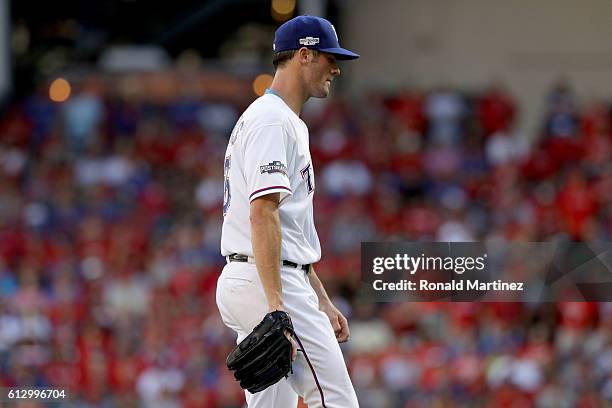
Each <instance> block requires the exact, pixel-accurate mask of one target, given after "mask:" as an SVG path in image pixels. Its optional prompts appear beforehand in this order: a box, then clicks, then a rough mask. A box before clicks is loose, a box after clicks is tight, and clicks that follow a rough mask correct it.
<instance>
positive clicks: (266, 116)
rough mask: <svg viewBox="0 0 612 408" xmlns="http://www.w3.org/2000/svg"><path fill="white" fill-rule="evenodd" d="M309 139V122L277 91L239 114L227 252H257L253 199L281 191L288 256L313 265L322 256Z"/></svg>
mask: <svg viewBox="0 0 612 408" xmlns="http://www.w3.org/2000/svg"><path fill="white" fill-rule="evenodd" d="M308 143H309V140H308V128H307V126H306V124H305V123H304V122H303V121H302V120H301V119H300V118H299V116H298V115H296V114H295V112H293V111H292V110H291V109H290V108H289V106H287V104H285V102H284V101H283V100H282V99H281V98H280V97H279V96H278V95H275V94H273V93H266V94H264V95H263V96H261V97H260V98H258V99H256V100H255V101H254V102H253V103H252V104H251V105H250V106H249V107H248V108H247V109H246V111H244V113H243V114H242V116H241V117H240V119H238V122H237V123H236V126H235V127H234V130H233V131H232V135H231V137H230V141H229V144H228V146H227V151H226V153H225V163H224V199H223V215H224V220H223V231H222V235H221V253H222V254H223V255H224V256H227V255H230V254H234V253H236V254H243V255H248V256H253V248H252V245H251V223H250V220H249V215H250V203H251V201H253V200H254V199H256V198H257V197H261V196H263V195H266V194H270V193H280V196H281V201H280V205H279V215H280V222H281V234H282V241H281V257H282V259H284V260H288V261H292V262H295V263H298V264H309V263H314V262H317V261H318V260H319V259H320V258H321V245H320V243H319V237H318V236H317V231H316V230H315V224H314V215H313V205H312V199H313V193H314V188H315V182H314V171H313V167H312V160H311V158H310V149H309V145H308Z"/></svg>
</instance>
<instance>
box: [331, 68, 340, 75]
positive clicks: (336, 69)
mask: <svg viewBox="0 0 612 408" xmlns="http://www.w3.org/2000/svg"><path fill="white" fill-rule="evenodd" d="M331 74H332V75H333V76H338V75H340V68H338V66H335V67H333V68H332V70H331Z"/></svg>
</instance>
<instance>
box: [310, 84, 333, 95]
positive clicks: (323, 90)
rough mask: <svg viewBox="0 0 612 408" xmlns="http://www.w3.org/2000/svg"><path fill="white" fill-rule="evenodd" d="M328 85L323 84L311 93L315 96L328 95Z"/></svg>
mask: <svg viewBox="0 0 612 408" xmlns="http://www.w3.org/2000/svg"><path fill="white" fill-rule="evenodd" d="M329 90H330V87H329V86H328V85H323V86H322V87H321V88H320V89H317V91H316V92H315V93H314V94H313V95H312V96H313V97H315V98H327V97H328V96H329Z"/></svg>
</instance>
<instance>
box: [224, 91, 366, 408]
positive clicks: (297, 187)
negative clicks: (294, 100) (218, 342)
mask: <svg viewBox="0 0 612 408" xmlns="http://www.w3.org/2000/svg"><path fill="white" fill-rule="evenodd" d="M224 173H225V197H224V206H223V212H224V217H225V218H224V222H223V232H222V238H221V253H222V254H223V255H225V256H228V255H231V254H241V255H247V256H249V257H252V256H253V249H252V246H251V225H250V221H249V214H250V202H251V201H252V200H254V199H255V198H257V197H260V196H263V195H266V194H270V193H275V192H278V193H280V195H281V202H280V205H279V214H280V221H281V234H282V243H281V257H282V259H283V260H288V261H291V262H294V263H297V264H310V263H314V262H316V261H318V260H319V259H320V257H321V247H320V244H319V238H318V236H317V232H316V230H315V226H314V217H313V205H312V199H313V192H314V188H315V185H314V172H313V168H312V162H311V158H310V151H309V148H308V128H307V127H306V124H304V122H303V121H302V120H301V119H300V118H299V117H298V116H297V115H296V114H295V113H294V112H293V111H292V110H291V109H290V108H289V107H288V106H287V105H286V104H285V102H284V101H283V100H282V99H281V98H280V97H279V96H277V95H274V94H272V93H266V94H265V95H264V96H262V97H260V98H259V99H257V100H256V101H255V102H253V103H252V104H251V106H249V107H248V109H247V110H246V111H245V112H244V113H243V115H242V116H241V117H240V119H239V120H238V123H237V124H236V126H235V128H234V130H233V132H232V135H231V138H230V141H229V144H228V147H227V152H226V157H225V172H224ZM281 282H282V288H283V302H284V307H285V310H286V311H287V313H289V316H291V319H292V322H293V326H294V329H295V332H296V334H297V336H298V337H299V338H300V340H301V341H302V345H303V346H304V349H305V351H306V353H298V358H297V359H296V360H295V362H294V363H293V372H294V373H293V374H292V375H290V376H289V379H288V380H284V379H283V380H281V381H280V382H278V383H277V384H275V385H273V386H271V387H269V388H267V389H266V390H264V391H262V392H259V393H256V394H251V393H249V392H248V391H245V394H246V399H247V404H248V406H249V408H293V407H295V406H296V405H297V398H298V394H299V395H301V396H302V397H303V398H304V401H305V402H306V404H307V405H308V407H309V408H317V407H327V408H332V407H336V408H354V407H358V406H359V404H358V402H357V397H356V395H355V391H354V390H353V386H352V384H351V380H350V378H349V376H348V372H347V369H346V364H345V362H344V359H343V356H342V352H341V350H340V347H339V345H338V342H337V340H336V338H335V335H334V332H333V329H332V326H331V323H330V322H329V319H328V317H327V315H325V314H324V313H323V312H321V311H320V310H319V300H318V297H317V295H316V293H315V292H314V290H313V288H312V287H311V286H310V282H309V279H308V276H307V274H306V272H304V270H302V269H300V268H296V267H291V266H281ZM217 306H218V307H219V311H220V313H221V317H222V318H223V322H224V323H225V324H226V325H227V326H228V327H230V328H231V329H233V330H234V331H236V333H237V334H238V338H237V342H238V343H239V342H240V341H242V339H244V338H245V337H246V336H247V335H248V334H249V333H250V332H251V331H252V330H253V328H254V327H255V326H256V325H257V324H258V323H259V322H260V321H261V319H263V317H264V316H265V314H266V313H267V312H268V304H267V300H266V297H265V294H264V291H263V287H262V284H261V281H260V279H259V274H258V273H257V269H256V267H255V264H254V263H253V261H252V260H251V262H249V263H245V262H229V263H228V264H227V265H226V266H225V267H224V268H223V273H222V274H221V277H220V278H219V281H218V284H217ZM305 356H307V358H306V357H305Z"/></svg>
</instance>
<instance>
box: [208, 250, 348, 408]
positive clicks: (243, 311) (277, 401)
mask: <svg viewBox="0 0 612 408" xmlns="http://www.w3.org/2000/svg"><path fill="white" fill-rule="evenodd" d="M281 280H282V287H283V302H284V306H285V310H286V311H287V313H289V316H291V320H292V322H293V326H294V329H295V331H296V333H297V336H298V337H299V339H300V341H301V343H302V345H303V347H304V349H305V351H306V355H305V354H304V353H302V352H299V353H298V357H297V359H296V360H295V361H294V363H293V371H294V373H293V374H292V375H290V376H289V379H288V380H284V379H283V380H281V381H279V382H278V383H277V384H275V385H274V386H272V387H269V388H267V389H266V390H264V391H262V392H259V393H257V394H254V395H252V394H250V393H248V392H245V394H246V396H247V402H248V403H249V408H259V407H265V408H286V407H289V408H292V407H295V406H296V405H297V394H299V395H301V396H302V397H304V401H305V403H306V404H307V405H308V407H309V408H323V407H325V408H358V407H359V404H358V402H357V397H356V395H355V391H354V389H353V386H352V384H351V380H350V378H349V376H348V371H347V369H346V364H345V362H344V358H343V356H342V352H341V350H340V346H339V345H338V342H337V340H336V338H335V335H334V332H333V329H332V327H331V323H330V322H329V319H328V318H327V316H326V315H325V314H324V313H323V312H321V311H320V310H319V307H318V299H317V296H316V294H315V293H314V291H313V289H312V287H311V286H310V283H309V281H308V277H307V276H306V275H305V274H304V272H303V271H300V270H298V269H295V268H290V267H283V268H282V271H281ZM217 305H218V307H219V311H220V312H221V317H222V318H223V322H224V323H225V324H226V325H227V326H228V327H230V328H231V329H233V330H234V331H236V333H237V334H238V339H237V342H238V343H239V342H240V341H242V339H244V338H245V337H246V336H247V335H248V334H249V333H250V332H251V331H252V330H253V328H254V327H255V326H256V325H257V324H258V323H259V322H260V321H261V319H262V318H263V316H265V314H266V313H267V311H268V310H267V301H266V298H265V294H264V292H263V287H262V286H261V282H260V280H259V275H258V274H257V270H256V268H255V266H254V265H252V264H247V263H239V262H232V263H230V264H228V265H226V267H225V268H224V271H223V274H222V275H221V277H220V278H219V281H218V285H217ZM306 356H307V357H308V358H306ZM323 403H324V405H323Z"/></svg>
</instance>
